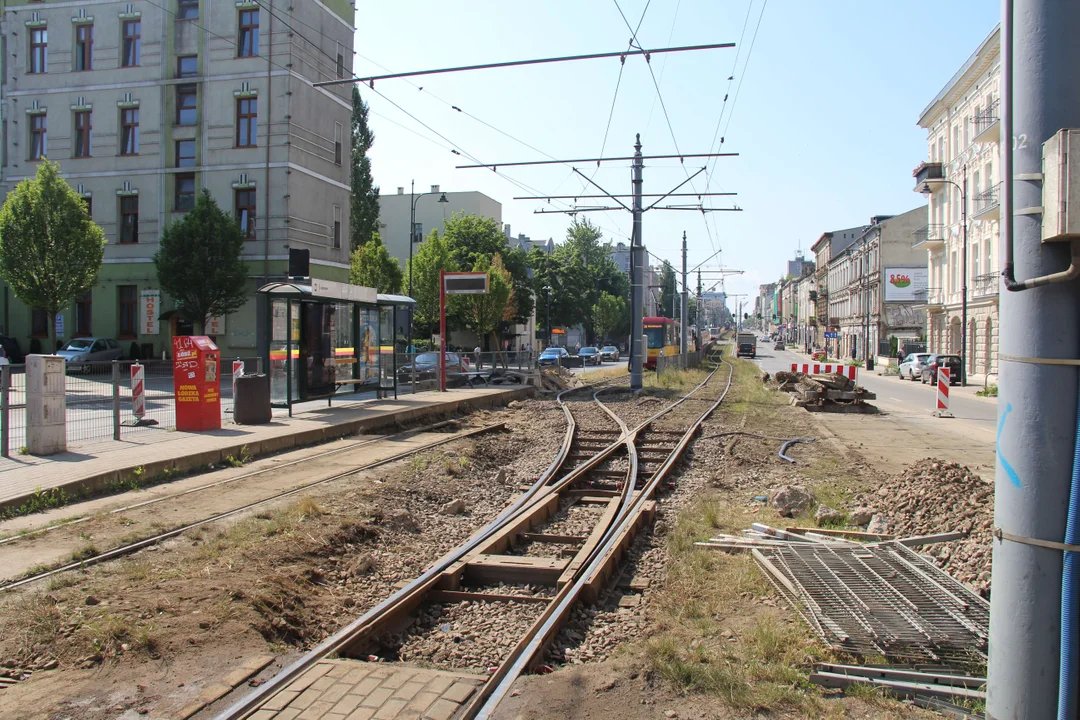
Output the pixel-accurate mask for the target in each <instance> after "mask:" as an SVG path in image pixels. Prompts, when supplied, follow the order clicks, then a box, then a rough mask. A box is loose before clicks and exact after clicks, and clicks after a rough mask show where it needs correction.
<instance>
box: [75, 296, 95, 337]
mask: <svg viewBox="0 0 1080 720" xmlns="http://www.w3.org/2000/svg"><path fill="white" fill-rule="evenodd" d="M92 309H93V299H92V298H91V295H90V291H89V290H88V291H87V293H86V294H85V295H83V296H82V297H80V298H76V299H75V337H88V336H90V335H93V332H91V330H90V316H91V312H92Z"/></svg>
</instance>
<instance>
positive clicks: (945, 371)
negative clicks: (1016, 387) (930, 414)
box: [934, 367, 953, 418]
mask: <svg viewBox="0 0 1080 720" xmlns="http://www.w3.org/2000/svg"><path fill="white" fill-rule="evenodd" d="M949 375H950V371H949V368H947V367H939V368H938V371H937V409H936V410H934V416H935V417H944V418H951V417H953V414H952V413H951V412H949V383H950V378H949Z"/></svg>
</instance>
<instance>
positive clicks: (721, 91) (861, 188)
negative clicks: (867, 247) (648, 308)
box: [354, 0, 1000, 295]
mask: <svg viewBox="0 0 1080 720" xmlns="http://www.w3.org/2000/svg"><path fill="white" fill-rule="evenodd" d="M619 4H620V5H621V7H622V10H623V11H624V12H625V13H626V16H627V18H628V19H629V20H630V22H631V23H632V24H633V25H635V26H636V25H637V23H638V21H639V19H640V18H641V17H642V12H643V11H644V10H646V5H647V6H648V7H647V11H646V12H645V15H644V20H643V22H642V23H641V28H640V30H639V31H638V39H639V40H640V42H641V44H642V45H643V46H644V47H646V48H656V47H664V46H669V45H696V44H707V43H719V42H735V43H738V46H737V47H736V48H734V49H722V50H708V51H700V52H693V53H681V54H671V55H666V56H665V55H659V56H654V57H653V59H652V69H653V72H654V73H655V76H656V80H657V82H658V84H659V87H660V93H661V94H662V97H663V100H664V106H666V109H667V114H668V117H669V118H670V122H671V127H670V129H669V126H668V123H667V121H666V120H665V116H664V111H663V109H662V107H661V105H660V103H659V102H657V100H656V98H657V92H656V89H655V87H654V84H653V79H652V77H651V76H650V74H649V70H648V66H647V65H646V63H645V61H644V59H643V58H642V57H640V56H636V57H630V58H627V60H626V64H625V67H624V68H623V71H622V77H621V80H620V79H619V68H620V65H619V61H618V60H617V59H610V60H595V61H584V62H575V63H562V64H557V65H544V66H535V67H523V68H513V69H500V70H483V71H475V72H469V73H454V74H445V75H438V76H427V77H422V78H413V79H411V80H409V81H406V80H387V81H382V82H379V83H376V86H375V89H374V91H373V90H371V89H368V88H366V87H364V88H362V93H363V96H364V98H365V100H366V101H367V102H368V103H369V105H370V107H371V111H372V117H371V126H372V128H373V129H374V131H375V134H376V141H375V146H374V148H372V151H371V157H372V165H373V172H374V176H375V182H376V183H377V184H378V185H380V186H381V188H382V192H383V193H384V194H390V193H393V192H395V191H396V190H395V188H396V187H397V186H399V185H400V186H405V187H406V188H407V187H408V185H409V181H410V180H412V179H415V180H416V185H417V188H424V189H427V188H428V186H429V185H431V184H436V183H437V184H440V185H441V186H442V188H443V189H444V190H455V191H461V190H479V191H481V192H483V193H485V194H487V195H489V196H491V197H493V198H495V199H496V200H499V201H500V202H501V203H502V205H503V221H504V222H508V223H510V224H511V225H512V228H513V232H514V233H515V234H516V233H519V232H522V233H525V234H527V235H529V236H531V237H532V238H534V239H536V238H547V237H553V238H555V240H556V241H557V242H558V241H561V240H562V239H563V237H564V236H565V232H566V226H567V224H568V223H569V217H568V216H566V215H536V214H534V210H537V209H540V208H543V207H562V208H566V207H568V205H567V204H562V205H552V206H549V205H547V204H546V203H545V202H542V201H535V200H513V199H512V198H513V197H514V196H517V195H534V194H537V195H542V194H559V195H570V194H574V193H582V194H585V193H587V194H595V193H594V191H592V190H589V189H586V190H583V189H582V186H583V185H584V184H585V183H584V181H583V180H581V179H580V178H578V177H576V176H574V175H573V173H572V170H571V169H570V167H568V166H566V165H555V166H547V167H527V168H509V169H507V170H505V171H504V173H503V174H504V175H506V176H509V177H510V178H512V179H513V180H514V181H516V182H518V183H520V184H521V185H523V186H527V187H525V188H522V187H519V186H517V185H515V184H514V183H513V182H511V181H510V180H508V179H506V178H505V177H503V176H500V175H496V174H495V173H492V172H491V171H490V170H456V169H454V166H455V165H461V164H465V163H467V162H470V161H469V159H468V157H467V156H468V155H471V156H473V157H475V158H478V159H479V160H480V161H481V162H484V163H492V162H512V161H517V160H538V159H544V158H545V155H550V156H553V157H555V158H559V159H564V158H584V157H596V156H598V155H599V154H600V153H601V149H602V148H603V154H604V155H605V156H613V155H614V156H626V155H630V154H632V152H633V148H632V146H633V142H634V134H635V133H638V132H640V133H641V138H642V144H643V146H644V150H643V151H644V152H645V153H646V154H670V153H675V152H676V147H677V148H678V151H679V152H682V153H698V152H715V151H716V150H717V146H718V145H719V140H717V142H716V144H714V143H713V138H714V136H715V135H716V133H717V128H718V120H720V123H719V132H720V135H722V136H723V137H724V138H725V139H724V142H723V145H722V148H721V149H722V151H723V152H737V153H739V156H738V157H734V158H720V159H718V160H716V161H715V163H710V165H709V168H708V170H709V179H708V181H706V179H705V174H702V175H699V176H698V177H697V178H695V179H694V181H693V184H694V188H695V190H696V191H700V192H703V191H704V190H705V188H706V186H708V188H709V190H711V191H714V192H715V191H729V192H730V191H734V192H737V193H738V196H737V197H735V198H727V197H717V198H707V199H706V203H705V204H706V205H707V206H713V207H730V206H731V204H732V203H733V202H734V203H735V204H737V205H738V206H739V207H741V208H743V211H742V212H718V213H711V214H709V215H708V216H704V217H703V216H702V215H701V214H700V213H697V212H672V211H663V212H657V211H651V212H649V213H646V215H645V217H644V229H643V236H644V239H645V244H646V245H647V247H648V249H649V251H650V252H651V253H653V254H654V255H656V256H659V257H661V258H666V259H669V260H671V261H672V262H673V263H675V264H676V266H678V258H679V248H680V246H681V238H682V233H683V231H685V232H686V233H687V240H688V244H689V248H690V250H689V266H690V267H694V266H695V265H698V264H699V263H701V262H702V261H704V260H706V258H708V257H709V256H710V255H712V254H713V253H714V252H716V250H718V249H720V250H722V254H721V255H720V256H719V257H720V258H722V262H723V265H724V266H725V267H728V268H732V269H738V270H743V271H745V274H744V275H741V276H732V277H729V278H728V279H727V280H726V289H727V291H728V292H729V293H750V294H751V295H753V294H756V292H757V286H758V284H759V283H762V282H769V281H772V280H775V279H776V278H777V277H778V276H779V275H780V274H781V272H783V270H784V267H785V266H784V264H783V263H784V261H785V260H787V259H790V258H791V257H793V255H794V253H795V251H796V249H797V248H799V247H801V248H802V249H803V251H804V252H806V253H807V255H809V254H810V253H809V247H810V245H811V244H812V243H813V242H814V240H816V239H817V237H818V236H819V235H820V234H821V233H822V232H824V231H826V230H830V229H838V228H844V227H850V226H853V225H858V224H862V223H865V222H866V221H867V220H868V219H869V218H870V216H872V215H879V214H896V213H901V212H904V211H907V210H910V209H912V208H914V207H917V206H919V205H920V204H922V202H923V200H922V198H921V196H919V195H918V194H916V193H914V192H913V191H912V187H913V180H912V178H911V171H912V170H913V169H914V168H915V166H916V165H918V164H919V162H921V161H922V160H923V159H924V158H925V156H926V139H925V138H926V135H925V131H924V130H922V129H921V128H919V127H918V125H917V124H916V123H917V120H918V116H919V114H920V112H921V111H922V110H923V109H924V108H925V107H926V105H927V104H929V102H930V100H931V99H933V97H934V96H935V95H936V94H937V92H938V91H939V90H940V89H941V88H942V86H943V85H944V84H945V83H946V82H947V81H948V80H949V78H950V77H951V76H952V75H953V73H954V72H955V71H956V70H957V69H958V68H959V67H960V65H961V64H962V63H963V61H964V60H965V59H966V58H967V57H968V56H969V55H970V54H971V53H972V52H973V51H974V50H975V48H976V47H977V46H978V44H979V42H981V41H982V40H983V39H984V38H985V37H986V35H987V34H989V32H990V31H991V30H992V29H993V27H994V25H995V24H996V23H997V22H998V20H999V17H1000V5H999V3H997V2H995V1H993V0H950V2H947V3H937V4H934V5H932V6H931V5H926V4H925V3H914V2H900V1H898V0H889V1H883V0H831V1H829V2H814V1H811V0H619ZM763 7H764V13H763V14H762V9H763ZM759 18H760V26H759V25H758V22H759ZM356 23H357V33H356V52H357V56H356V62H355V68H354V70H355V72H356V73H357V74H358V75H361V76H363V75H370V74H376V73H380V72H386V69H389V70H391V71H395V72H402V71H407V70H419V69H430V68H438V67H446V66H456V65H468V64H475V63H487V62H498V61H504V60H520V59H528V58H540V57H550V56H557V55H571V54H583V53H595V52H606V51H617V50H625V49H626V47H627V44H628V41H629V39H630V31H629V30H628V29H627V27H626V25H625V24H624V22H623V20H622V17H620V14H619V10H618V8H617V7H616V4H615V2H614V1H613V0H607V1H605V0H587V1H583V0H544V2H539V3H526V2H520V1H508V0H469V1H468V2H462V1H461V0H412V1H410V2H386V1H385V0H378V1H376V0H362V2H360V3H359V4H358V8H357V14H356ZM744 25H745V27H746V29H745V33H744V31H743V28H744ZM755 28H758V29H757V35H756V40H755V37H754V36H755ZM740 39H741V43H740ZM751 42H753V47H752V49H751ZM748 58H749V60H748ZM731 76H734V80H732V81H730V82H729V80H728V78H729V77H731ZM617 82H618V83H619V89H618V94H617V97H615V102H614V113H613V116H612V120H611V123H610V128H608V117H609V113H610V112H611V109H612V99H613V96H615V88H616V83H617ZM740 84H741V85H740ZM418 87H422V89H418ZM376 91H377V93H379V94H377V93H376ZM736 91H737V92H738V94H737V96H736ZM380 94H381V95H380ZM725 95H728V100H727V101H726V103H725V101H724V97H725ZM384 96H385V97H384ZM391 101H392V102H391ZM392 103H396V104H397V105H399V106H400V108H401V109H399V108H398V107H395V105H394V104H392ZM451 106H457V107H459V108H461V109H462V110H463V111H465V112H466V113H468V114H469V115H471V116H472V117H469V116H468V115H465V114H463V113H461V112H458V111H457V110H454V109H453V108H452V107H451ZM402 109H403V110H405V111H408V113H411V114H412V115H413V116H415V119H414V118H412V117H409V115H407V114H405V112H403V111H402ZM418 121H419V122H418ZM421 122H422V123H423V125H422V124H420V123H421ZM424 125H427V126H428V127H425V126H424ZM493 128H494V129H493ZM605 129H607V133H608V137H607V142H606V147H605V146H604V134H605ZM499 131H502V132H499ZM436 133H438V135H442V136H443V137H439V136H438V135H437V134H436ZM503 133H506V134H503ZM507 135H510V136H513V139H512V138H511V137H508V136H507ZM673 135H674V138H673ZM519 141H520V142H519ZM522 143H527V144H528V145H529V146H531V147H527V146H526V145H523V144H522ZM451 148H454V149H457V150H458V151H459V152H461V153H463V154H462V155H461V156H459V155H456V154H453V153H452V152H450V149H451ZM703 164H704V161H700V160H687V161H686V163H685V165H680V164H679V163H678V161H654V162H648V163H647V164H646V168H645V190H644V191H645V192H646V193H657V192H665V191H667V190H669V189H671V188H672V187H674V186H675V185H677V184H678V183H680V182H682V181H684V180H685V179H686V174H687V171H688V170H689V172H693V171H694V170H697V169H698V168H700V167H702V165H703ZM579 169H581V170H582V171H583V172H585V173H586V174H588V175H590V177H593V179H594V180H595V181H596V182H597V183H599V184H600V185H601V186H603V187H604V188H605V189H607V190H609V191H611V192H613V193H629V192H630V170H629V166H628V164H621V163H611V164H606V165H605V166H603V167H601V168H600V169H599V170H597V169H596V167H595V165H593V166H588V165H581V166H580V168H579ZM594 172H595V175H594ZM689 188H690V186H689V184H688V185H687V186H686V187H685V188H684V190H689ZM534 191H535V192H534ZM685 200H688V201H691V202H693V201H694V199H693V198H686V199H685ZM593 202H596V201H590V200H583V201H581V204H588V203H593ZM588 217H589V218H590V219H591V220H593V221H594V222H596V223H597V224H599V225H600V226H601V228H602V230H603V232H604V234H605V236H606V237H607V238H609V239H614V240H618V239H626V238H627V237H628V236H629V233H630V214H629V213H627V212H625V211H621V210H620V211H617V212H610V213H589V214H588ZM704 267H705V268H708V269H716V268H717V267H718V264H717V259H713V260H712V261H710V262H708V263H707V264H706V265H705V266H704ZM715 277H717V276H713V278H714V279H715ZM705 279H706V280H708V278H707V277H706V278H705ZM692 284H693V283H692ZM711 284H712V281H708V282H706V287H708V286H710V285H711Z"/></svg>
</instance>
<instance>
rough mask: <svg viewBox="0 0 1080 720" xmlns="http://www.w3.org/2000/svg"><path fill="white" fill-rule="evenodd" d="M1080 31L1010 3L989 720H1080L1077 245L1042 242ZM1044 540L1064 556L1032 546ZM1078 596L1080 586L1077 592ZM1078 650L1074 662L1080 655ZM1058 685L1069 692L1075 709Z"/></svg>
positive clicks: (1072, 105) (1044, 11)
mask: <svg viewBox="0 0 1080 720" xmlns="http://www.w3.org/2000/svg"><path fill="white" fill-rule="evenodd" d="M1078 32H1080V4H1078V3H1074V2H1060V1H1058V0H1004V2H1003V5H1002V22H1001V68H1002V76H1001V110H1002V116H1001V150H1002V170H1001V177H1002V204H1001V235H1002V247H1003V248H1004V252H1003V256H1002V257H1003V272H1002V274H1003V275H1004V277H1005V290H1007V292H1006V291H1003V292H1001V294H1000V297H999V303H1000V316H1001V323H1000V331H1001V332H1000V338H1001V340H1000V354H999V356H998V357H999V358H1000V363H1001V365H1000V368H999V387H1000V388H1001V394H1000V397H999V398H998V431H997V432H998V439H997V472H996V476H995V493H994V523H995V525H996V526H997V531H996V532H997V537H996V538H995V540H994V543H993V551H994V554H993V575H992V583H993V594H992V595H991V598H990V661H989V664H988V673H989V674H988V688H989V690H988V697H987V703H986V717H987V718H996V719H997V720H1004V719H1005V718H1026V719H1028V720H1044V719H1045V718H1075V717H1076V712H1077V707H1076V693H1075V683H1076V676H1075V664H1072V666H1071V671H1070V669H1069V667H1070V663H1069V661H1068V660H1069V659H1068V657H1066V658H1065V659H1066V663H1065V666H1064V668H1065V670H1066V671H1065V672H1061V673H1060V675H1065V676H1066V677H1065V678H1064V679H1065V682H1064V683H1060V682H1059V670H1062V669H1063V668H1062V663H1061V660H1062V654H1061V649H1062V630H1063V627H1065V626H1067V625H1068V624H1069V621H1071V624H1072V625H1073V627H1075V623H1076V608H1075V607H1072V608H1066V607H1063V602H1062V601H1063V598H1062V587H1063V582H1062V574H1063V569H1064V556H1066V555H1070V556H1073V557H1071V558H1070V563H1072V562H1074V561H1075V560H1074V558H1075V555H1076V553H1067V552H1064V549H1063V548H1062V547H1061V546H1060V543H1061V542H1062V541H1063V540H1066V538H1067V537H1068V536H1067V535H1066V526H1067V524H1068V526H1069V527H1070V528H1072V527H1073V525H1074V524H1073V523H1068V522H1067V520H1068V517H1069V513H1067V508H1069V506H1070V497H1071V493H1070V482H1071V478H1072V473H1073V464H1074V446H1075V442H1076V425H1077V386H1078V384H1077V367H1076V365H1075V362H1076V361H1075V360H1071V358H1076V357H1077V348H1078V347H1080V287H1078V285H1077V283H1076V282H1075V281H1074V280H1071V278H1072V277H1074V275H1073V274H1072V273H1063V272H1062V271H1064V270H1065V269H1066V268H1069V267H1070V258H1069V248H1068V247H1067V243H1043V242H1042V213H1041V208H1042V206H1043V197H1042V191H1043V184H1042V182H1041V179H1042V172H1043V163H1042V144H1043V142H1045V141H1046V140H1047V139H1049V138H1050V137H1051V136H1052V135H1054V133H1056V132H1057V131H1058V130H1059V129H1061V128H1075V127H1080V93H1076V92H1069V91H1066V90H1065V88H1068V87H1071V86H1072V84H1073V83H1074V80H1075V74H1076V68H1078V67H1080V43H1077V42H1076V36H1077V34H1078ZM1014 37H1015V41H1014ZM1014 43H1015V44H1014ZM1014 148H1015V149H1014ZM1014 201H1015V202H1014ZM1074 252H1075V251H1074ZM1014 258H1015V267H1014V266H1013V262H1014ZM1073 260H1074V262H1075V256H1074V258H1073ZM1055 273H1059V275H1058V276H1057V277H1053V276H1052V274H1055ZM1048 276H1050V277H1048ZM1063 281H1064V282H1063ZM1021 290H1022V291H1023V292H1020V291H1021ZM1036 540H1041V541H1047V542H1049V543H1052V545H1051V546H1050V547H1045V546H1038V545H1034V544H1032V541H1036ZM1066 541H1068V540H1066ZM1072 542H1075V540H1073V541H1072ZM1055 545H1056V546H1055ZM1075 587H1076V583H1075V581H1074V582H1073V583H1071V584H1070V586H1069V589H1070V590H1071V591H1073V592H1075ZM1063 615H1064V616H1065V618H1066V623H1062V622H1061V618H1062V616H1063ZM1066 647H1068V645H1066ZM1072 649H1073V653H1074V654H1073V655H1072V658H1075V652H1076V646H1075V644H1073V645H1072ZM1070 672H1071V677H1069V675H1070ZM1059 687H1061V688H1062V689H1064V690H1065V691H1066V693H1065V695H1066V697H1065V698H1064V699H1063V702H1062V705H1063V707H1059V706H1058V703H1059V696H1058V690H1059ZM1070 690H1072V691H1073V692H1071V693H1069V692H1068V691H1070ZM1070 695H1071V697H1069V696H1070Z"/></svg>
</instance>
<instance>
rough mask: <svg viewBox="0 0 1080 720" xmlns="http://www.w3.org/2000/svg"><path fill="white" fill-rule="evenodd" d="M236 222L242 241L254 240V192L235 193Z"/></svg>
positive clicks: (239, 191) (242, 191) (240, 191)
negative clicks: (242, 235) (242, 236)
mask: <svg viewBox="0 0 1080 720" xmlns="http://www.w3.org/2000/svg"><path fill="white" fill-rule="evenodd" d="M236 220H237V222H239V223H240V230H241V232H243V234H244V239H246V240H254V239H255V191H254V190H250V189H249V190H237V191H236Z"/></svg>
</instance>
